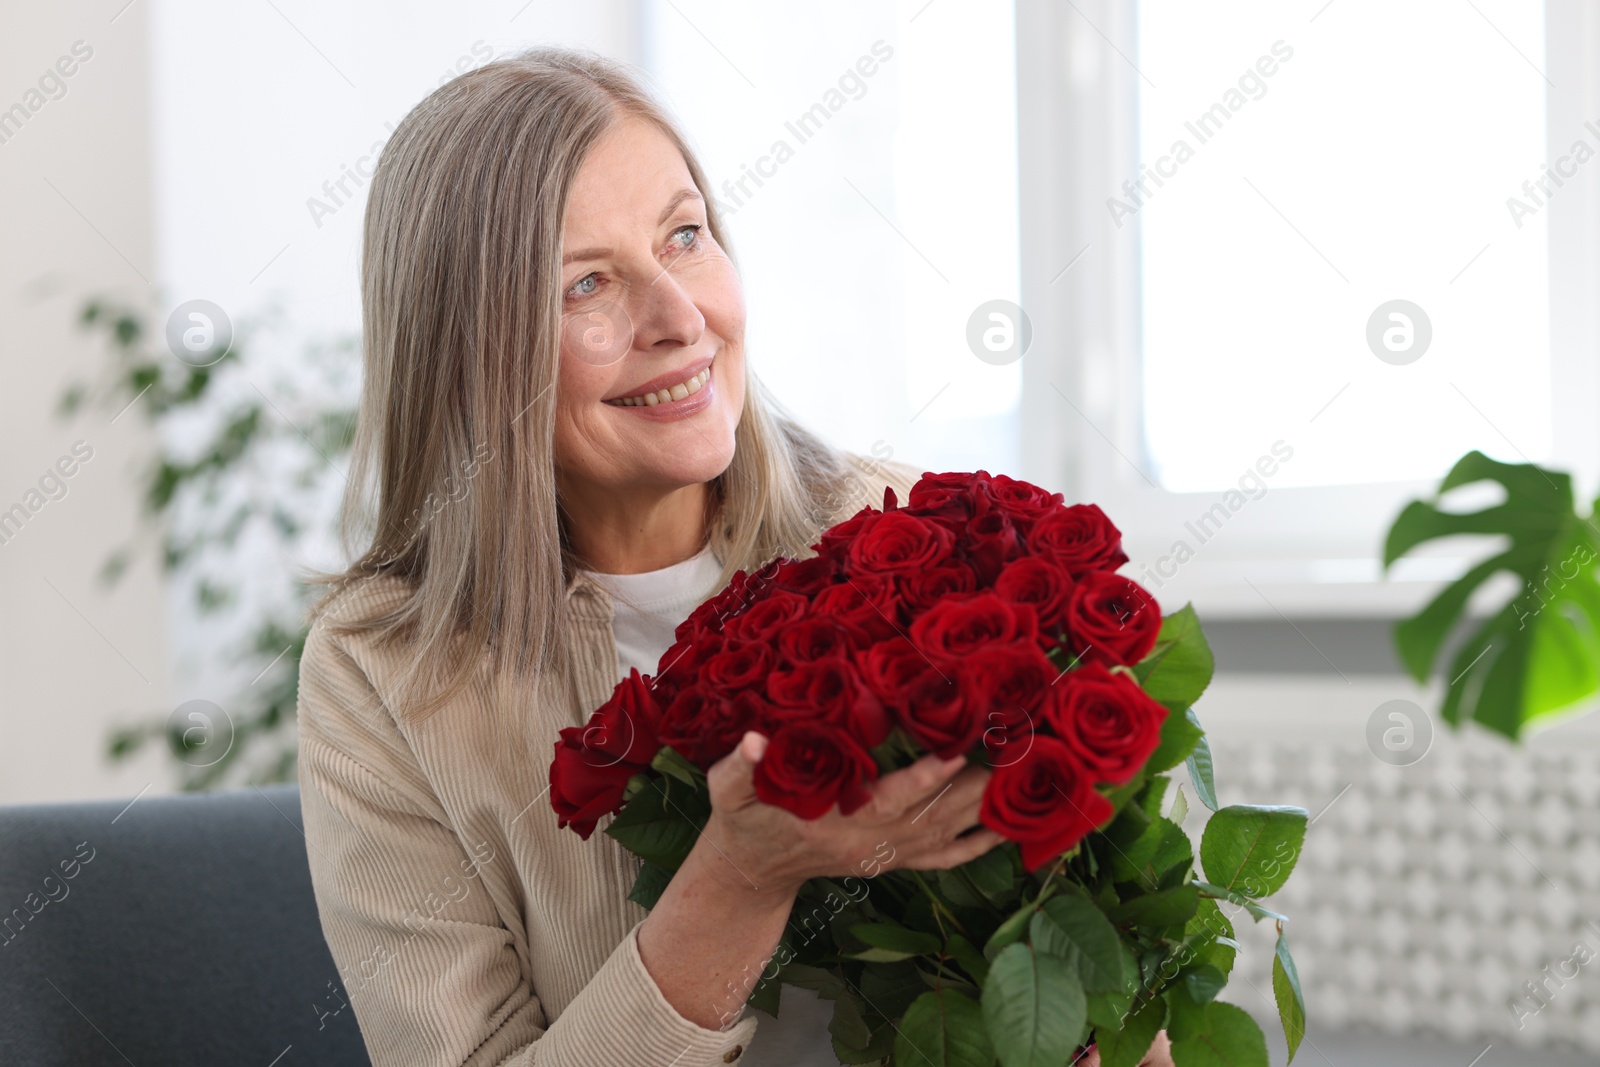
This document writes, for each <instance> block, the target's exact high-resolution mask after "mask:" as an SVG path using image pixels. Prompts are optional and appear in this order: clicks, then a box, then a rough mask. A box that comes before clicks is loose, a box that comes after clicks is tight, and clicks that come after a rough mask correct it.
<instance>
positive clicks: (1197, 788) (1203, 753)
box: [1185, 708, 1217, 811]
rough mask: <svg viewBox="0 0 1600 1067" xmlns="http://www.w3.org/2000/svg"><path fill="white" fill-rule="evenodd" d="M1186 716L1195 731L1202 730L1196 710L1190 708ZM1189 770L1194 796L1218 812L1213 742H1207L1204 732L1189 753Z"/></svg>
mask: <svg viewBox="0 0 1600 1067" xmlns="http://www.w3.org/2000/svg"><path fill="white" fill-rule="evenodd" d="M1185 714H1186V715H1187V716H1188V719H1189V721H1190V722H1192V723H1194V726H1195V729H1197V730H1198V729H1200V720H1199V719H1197V718H1195V714H1194V709H1193V708H1190V709H1189V710H1188V711H1187V712H1185ZM1188 768H1189V781H1190V782H1192V783H1194V795H1195V796H1197V797H1199V798H1200V803H1202V804H1204V805H1205V806H1206V807H1208V808H1210V809H1211V810H1212V811H1216V810H1217V782H1216V779H1215V778H1214V777H1213V769H1212V766H1211V742H1210V741H1207V740H1206V735H1205V731H1203V730H1202V731H1201V733H1200V738H1199V740H1197V741H1196V742H1195V743H1194V751H1192V752H1190V753H1189V759H1188Z"/></svg>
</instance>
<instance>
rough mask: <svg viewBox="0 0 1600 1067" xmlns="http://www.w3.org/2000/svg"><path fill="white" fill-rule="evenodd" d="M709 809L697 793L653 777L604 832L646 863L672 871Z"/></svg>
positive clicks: (682, 858) (682, 857)
mask: <svg viewBox="0 0 1600 1067" xmlns="http://www.w3.org/2000/svg"><path fill="white" fill-rule="evenodd" d="M709 812H710V802H709V800H707V799H706V798H705V797H703V796H701V795H700V794H699V793H697V792H695V791H694V790H691V789H688V788H687V787H685V786H684V785H683V784H682V783H675V782H674V780H673V779H671V778H654V779H651V780H650V781H649V782H648V783H647V784H646V785H645V786H644V787H643V788H641V789H640V790H639V791H638V793H636V794H635V795H634V796H633V797H631V798H630V799H629V800H628V802H627V804H626V805H624V806H623V809H622V811H620V812H618V813H617V817H616V818H615V819H613V820H611V825H609V826H607V827H606V833H607V834H609V835H610V836H611V837H613V838H615V839H616V840H617V841H618V842H620V843H621V844H622V846H623V847H624V848H626V849H627V850H628V851H629V852H632V853H633V854H634V855H636V856H640V857H642V858H643V859H644V861H645V862H646V863H654V864H656V865H658V866H661V867H665V868H667V869H668V870H673V871H675V870H677V869H678V867H679V866H680V865H682V863H683V860H684V857H686V856H688V855H689V850H690V849H692V848H693V847H694V842H695V838H696V837H698V836H699V834H700V825H701V823H703V822H704V821H705V818H706V815H707V814H709Z"/></svg>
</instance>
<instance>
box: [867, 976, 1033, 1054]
mask: <svg viewBox="0 0 1600 1067" xmlns="http://www.w3.org/2000/svg"><path fill="white" fill-rule="evenodd" d="M894 1058H895V1062H897V1063H906V1064H911V1063H922V1062H924V1061H926V1062H928V1063H931V1064H933V1065H934V1067H989V1065H990V1064H992V1063H994V1050H993V1049H992V1048H991V1047H990V1045H989V1038H988V1035H987V1034H986V1033H985V1031H984V1028H983V1015H982V1013H981V1011H980V1009H979V1007H978V1005H976V1004H974V1003H973V1002H972V1001H971V1000H970V999H968V998H967V997H964V996H962V995H961V994H960V993H955V992H951V991H950V990H947V989H946V990H941V989H935V990H931V991H930V992H927V993H924V994H922V996H920V997H918V998H917V999H916V1000H915V1001H913V1002H912V1004H911V1007H910V1008H909V1009H908V1010H907V1011H906V1014H905V1019H904V1020H903V1022H902V1024H901V1026H900V1033H899V1035H898V1036H897V1037H896V1039H895V1043H894ZM1006 1062H1009V1061H1006Z"/></svg>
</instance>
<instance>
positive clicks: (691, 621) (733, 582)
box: [672, 560, 780, 641]
mask: <svg viewBox="0 0 1600 1067" xmlns="http://www.w3.org/2000/svg"><path fill="white" fill-rule="evenodd" d="M779 562H780V561H778V560H772V561H771V562H769V563H767V564H766V565H764V566H762V567H761V568H760V569H759V570H757V571H755V572H754V573H752V574H746V573H745V572H744V571H742V570H740V571H735V572H734V574H733V577H732V578H731V579H729V581H728V585H727V588H725V589H723V590H722V591H721V592H720V593H718V594H717V595H715V596H713V597H712V598H711V599H709V600H707V601H705V603H703V604H701V605H700V606H699V607H697V608H695V609H694V610H693V611H691V612H690V613H689V617H688V618H687V619H684V620H683V621H682V622H680V623H679V624H678V626H677V629H676V630H675V631H674V632H673V635H672V636H673V637H674V638H675V639H677V640H679V641H682V640H684V639H685V638H687V637H689V636H690V635H692V634H701V633H720V632H721V631H722V628H723V626H724V624H725V623H726V622H727V620H728V619H729V618H731V617H732V616H734V615H736V614H738V613H739V612H740V611H741V610H743V609H744V607H745V606H746V605H747V604H749V603H750V602H751V601H753V600H754V599H756V597H758V596H760V595H761V593H762V591H763V590H764V589H766V588H767V586H768V585H770V584H771V583H772V580H773V578H774V576H775V575H776V574H777V572H778V564H779Z"/></svg>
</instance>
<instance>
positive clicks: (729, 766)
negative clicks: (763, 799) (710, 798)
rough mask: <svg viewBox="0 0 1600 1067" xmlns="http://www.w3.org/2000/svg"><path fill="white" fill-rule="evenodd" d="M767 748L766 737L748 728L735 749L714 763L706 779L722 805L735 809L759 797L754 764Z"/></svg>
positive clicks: (759, 759) (719, 804)
mask: <svg viewBox="0 0 1600 1067" xmlns="http://www.w3.org/2000/svg"><path fill="white" fill-rule="evenodd" d="M766 751H767V739H766V737H764V736H763V735H761V734H759V733H757V732H756V731H754V730H746V731H745V734H744V736H743V737H741V738H740V739H739V743H738V744H737V745H736V746H734V749H733V751H732V752H730V753H728V754H727V755H726V756H723V757H722V758H721V759H720V760H718V761H717V762H716V763H715V764H713V765H712V767H711V770H710V771H709V772H707V774H706V783H707V784H708V785H710V786H711V787H712V790H713V793H714V795H715V796H716V797H717V800H718V806H719V807H723V808H726V809H728V810H732V811H736V810H738V809H739V808H743V807H747V806H748V805H750V804H754V803H755V802H756V801H757V799H758V798H757V797H756V789H755V782H754V776H755V768H756V764H757V763H760V762H761V757H762V756H763V755H764V754H765V753H766Z"/></svg>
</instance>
